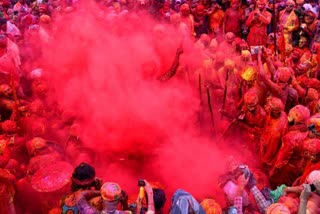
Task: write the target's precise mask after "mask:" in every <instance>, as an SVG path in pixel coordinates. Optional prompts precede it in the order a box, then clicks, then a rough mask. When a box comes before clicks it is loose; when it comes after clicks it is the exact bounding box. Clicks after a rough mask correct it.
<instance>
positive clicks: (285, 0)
mask: <svg viewBox="0 0 320 214" xmlns="http://www.w3.org/2000/svg"><path fill="white" fill-rule="evenodd" d="M80 2H81V0H79V1H75V0H0V31H1V32H0V96H1V97H0V116H1V117H0V119H1V120H0V121H1V123H0V124H1V126H0V127H1V129H0V131H1V135H0V139H1V140H0V181H1V182H0V214H2V213H3V214H15V213H32V214H36V213H51V214H52V213H85V214H87V213H88V214H90V213H149V214H151V213H171V214H180V213H181V214H187V213H198V214H204V213H206V214H213V213H217V214H219V213H238V214H241V213H268V214H272V213H273V214H275V213H298V214H303V213H314V214H316V213H320V162H319V160H320V97H319V93H320V81H319V78H320V32H318V30H319V27H320V25H319V24H318V23H319V22H318V19H319V11H320V10H319V3H318V1H317V0H308V1H307V0H305V1H304V0H296V1H294V0H274V1H267V0H257V1H247V0H240V1H239V0H226V1H225V0H222V1H220V0H212V1H209V0H199V1H194V0H182V1H181V0H175V1H161V0H153V1H151V0H137V1H131V0H130V1H126V0H111V1H104V0H96V4H97V5H98V6H99V8H100V9H101V10H102V11H104V13H105V14H106V15H107V18H106V20H110V19H114V18H116V17H122V18H123V17H126V16H128V14H132V13H136V14H138V15H140V16H141V17H143V15H148V17H149V16H150V17H152V19H153V20H155V22H156V23H158V24H157V25H156V26H155V28H154V32H156V33H157V34H160V35H161V33H163V32H165V31H166V28H165V27H166V26H169V25H171V26H173V28H175V29H176V30H177V31H178V32H179V34H180V35H181V36H182V37H181V38H188V39H190V41H192V46H194V50H196V51H197V53H200V55H201V57H200V58H201V60H203V61H202V62H201V63H200V66H198V67H194V66H189V67H188V64H187V63H185V62H183V60H181V57H180V56H181V55H183V54H184V45H185V44H184V42H182V43H181V46H180V47H179V48H178V49H177V52H176V56H175V57H174V56H173V57H172V58H174V61H173V64H172V65H171V67H170V66H167V67H170V68H169V69H168V70H167V71H164V72H163V73H162V74H161V75H159V76H157V77H156V78H154V79H157V81H160V82H162V83H164V84H165V83H166V82H168V81H171V80H173V79H176V80H178V81H182V82H188V84H191V85H192V87H194V88H195V89H196V90H198V91H199V99H200V100H201V109H200V111H201V112H200V114H199V118H198V120H199V121H198V122H199V123H197V124H198V125H199V126H203V125H204V124H210V127H213V129H214V130H215V134H214V136H215V137H216V136H218V133H220V132H219V131H217V130H222V131H221V133H222V135H221V136H219V140H216V139H218V138H217V137H216V138H214V141H219V143H221V142H224V144H227V145H231V144H232V146H234V147H235V148H240V149H243V150H246V151H248V152H249V153H251V154H252V156H253V157H254V161H253V162H255V166H254V167H251V165H250V164H251V163H239V162H237V161H231V162H230V164H229V166H228V169H226V171H225V174H222V175H221V176H220V177H219V182H218V185H219V186H220V188H221V190H222V191H223V192H224V194H225V203H223V204H222V203H220V204H219V203H218V201H217V200H216V198H215V197H214V196H213V197H212V198H207V199H200V198H196V197H194V196H193V194H194V195H196V193H192V192H190V193H189V192H187V191H185V190H183V189H179V190H177V191H176V192H175V193H174V194H173V196H172V200H171V203H170V202H169V201H168V200H166V193H165V189H162V188H159V187H157V186H155V185H153V184H152V183H151V182H150V183H149V182H148V181H146V180H139V188H140V191H139V194H138V197H137V198H138V199H137V201H135V202H132V203H129V202H128V195H127V193H126V192H125V191H124V190H122V189H121V187H120V185H119V184H118V183H115V182H111V181H110V182H103V181H102V180H101V179H99V178H98V177H97V176H96V171H95V167H94V163H93V161H90V160H92V156H94V154H93V151H92V150H90V149H89V148H87V147H86V146H85V144H84V143H83V142H82V139H81V138H79V134H80V133H79V130H80V128H79V123H77V115H76V114H75V113H74V112H73V111H70V110H64V109H61V108H60V107H59V106H58V105H57V104H56V103H54V102H53V101H52V99H49V97H48V85H47V82H46V81H47V80H46V78H44V76H43V70H42V69H41V68H40V67H41V66H40V64H39V60H38V59H40V58H41V53H42V51H41V48H43V46H41V44H43V43H48V42H49V41H50V36H51V35H50V32H51V30H52V28H53V25H54V21H55V19H59V17H60V16H65V15H68V14H72V13H75V12H76V11H77V10H79V8H80V7H79V4H80ZM189 45H190V44H189ZM163 48H165V47H163ZM142 67H143V66H142ZM143 69H148V68H146V67H144V68H143ZM142 72H146V73H148V72H150V71H142ZM148 74H150V73H148ZM154 76H155V75H153V77H154ZM217 112H219V114H220V115H219V116H221V118H220V119H217V117H215V118H214V117H213V113H217ZM226 123H227V125H222V124H226ZM205 130H208V132H211V131H212V129H211V128H210V129H205ZM235 136H236V137H237V142H234V140H233V139H234V138H235ZM48 139H50V140H48ZM88 162H90V163H88ZM248 165H250V167H249V166H248ZM70 186H71V187H70ZM181 188H183V187H181ZM62 195H63V197H61V196H62ZM167 197H168V196H167ZM57 198H59V199H58V200H57ZM168 203H170V205H169V206H168V207H170V208H169V209H168V210H165V204H168Z"/></svg>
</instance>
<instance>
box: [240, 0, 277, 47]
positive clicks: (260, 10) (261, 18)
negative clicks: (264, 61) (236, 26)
mask: <svg viewBox="0 0 320 214" xmlns="http://www.w3.org/2000/svg"><path fill="white" fill-rule="evenodd" d="M266 5H267V1H266V0H259V1H257V9H256V10H254V11H252V12H251V13H250V14H249V17H248V19H247V21H246V26H247V27H248V28H250V32H249V35H248V39H247V42H248V44H249V46H259V45H266V41H267V26H268V25H269V24H270V22H271V18H272V15H271V13H269V12H268V11H267V10H266Z"/></svg>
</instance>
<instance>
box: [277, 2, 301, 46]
mask: <svg viewBox="0 0 320 214" xmlns="http://www.w3.org/2000/svg"><path fill="white" fill-rule="evenodd" d="M294 7H295V2H294V1H293V0H288V1H287V2H286V8H285V9H284V10H282V11H280V13H279V28H280V29H279V31H280V32H282V33H283V36H284V38H285V43H286V44H292V32H293V31H295V30H297V29H298V28H299V18H298V16H297V15H296V14H295V12H294V10H293V9H294Z"/></svg>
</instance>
